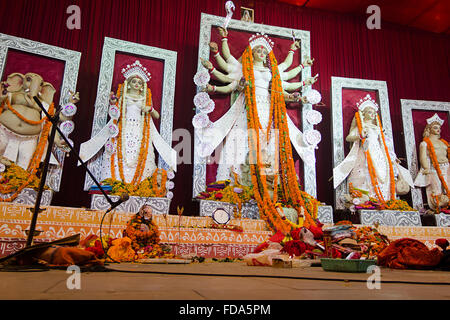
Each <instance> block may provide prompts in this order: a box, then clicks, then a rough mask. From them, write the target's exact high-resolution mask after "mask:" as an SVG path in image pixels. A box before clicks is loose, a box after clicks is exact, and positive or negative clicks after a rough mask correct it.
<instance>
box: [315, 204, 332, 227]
mask: <svg viewBox="0 0 450 320" xmlns="http://www.w3.org/2000/svg"><path fill="white" fill-rule="evenodd" d="M317 219H318V220H319V221H320V222H321V223H323V224H333V223H334V219H333V207H332V206H319V207H318V208H317Z"/></svg>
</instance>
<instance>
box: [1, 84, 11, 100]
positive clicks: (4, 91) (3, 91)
mask: <svg viewBox="0 0 450 320" xmlns="http://www.w3.org/2000/svg"><path fill="white" fill-rule="evenodd" d="M8 87H9V84H8V83H6V82H1V83H0V99H2V100H3V98H5V97H6V96H7V95H8V89H7V88H8Z"/></svg>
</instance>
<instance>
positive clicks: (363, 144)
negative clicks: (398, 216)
mask: <svg viewBox="0 0 450 320" xmlns="http://www.w3.org/2000/svg"><path fill="white" fill-rule="evenodd" d="M357 107H358V111H357V112H356V113H355V116H354V118H353V121H352V124H351V127H350V131H349V133H348V135H347V137H346V141H347V142H350V143H352V148H351V150H350V152H349V154H348V155H347V157H346V158H345V159H344V161H342V162H341V163H340V164H339V165H338V166H337V167H336V168H334V170H333V179H334V187H335V188H337V187H338V186H339V185H340V184H341V183H342V182H343V181H344V180H345V179H346V178H347V183H348V185H350V184H352V186H353V187H354V188H356V189H359V190H363V191H366V192H368V196H369V197H372V198H375V199H377V200H378V201H380V202H381V203H386V202H387V201H389V200H395V199H396V194H405V193H408V192H409V187H407V186H406V188H405V185H404V183H403V179H404V180H405V181H406V183H407V184H408V185H409V186H411V187H414V185H413V182H412V177H411V175H410V173H409V171H408V170H407V169H405V168H403V167H402V166H400V165H399V163H400V161H399V160H398V159H397V156H396V155H395V153H394V150H392V148H391V145H390V144H389V143H388V142H389V140H388V137H385V135H384V131H383V128H382V125H381V121H380V118H379V116H378V113H377V112H378V105H377V103H376V102H375V101H374V100H372V98H371V97H370V95H367V96H366V97H365V98H364V99H361V100H360V101H359V102H358V104H357ZM387 141H388V142H387ZM399 178H402V180H401V182H398V184H396V180H397V181H400V180H399Z"/></svg>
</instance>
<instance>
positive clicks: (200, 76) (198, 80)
mask: <svg viewBox="0 0 450 320" xmlns="http://www.w3.org/2000/svg"><path fill="white" fill-rule="evenodd" d="M210 79H211V76H210V75H209V72H208V71H206V70H202V71H198V72H197V73H196V74H195V76H194V83H195V85H196V86H198V87H205V86H206V85H207V84H208V83H209V80H210Z"/></svg>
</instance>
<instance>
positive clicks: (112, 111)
mask: <svg viewBox="0 0 450 320" xmlns="http://www.w3.org/2000/svg"><path fill="white" fill-rule="evenodd" d="M108 114H109V116H110V117H111V119H114V120H117V119H119V117H120V110H119V107H117V106H116V105H110V106H109V112H108Z"/></svg>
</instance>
